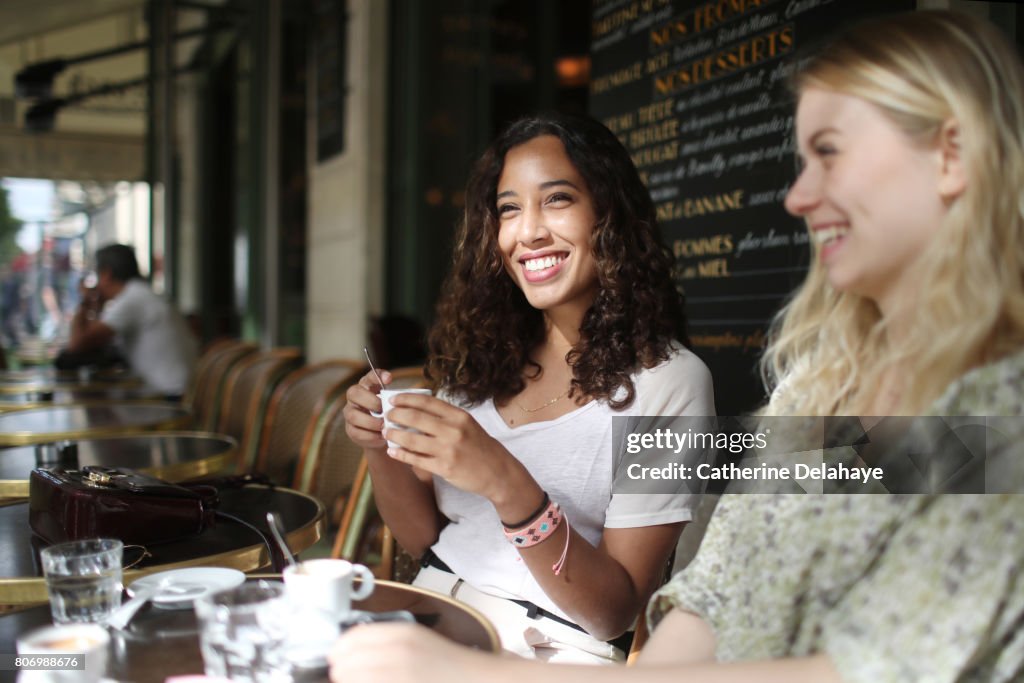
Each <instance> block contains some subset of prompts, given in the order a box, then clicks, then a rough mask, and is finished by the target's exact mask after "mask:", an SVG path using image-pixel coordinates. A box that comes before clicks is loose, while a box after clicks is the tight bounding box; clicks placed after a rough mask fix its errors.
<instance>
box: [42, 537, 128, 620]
mask: <svg viewBox="0 0 1024 683" xmlns="http://www.w3.org/2000/svg"><path fill="white" fill-rule="evenodd" d="M123 554H124V545H123V544H122V543H121V541H119V540H116V539H112V538H91V539H85V540H81V541H72V542H70V543H60V544H57V545H52V546H50V547H49V548H44V549H43V550H42V551H41V552H40V553H39V557H40V559H41V560H42V564H43V575H44V576H45V577H46V591H47V593H49V595H50V611H51V612H52V614H53V623H55V624H70V623H102V622H103V621H104V620H105V619H106V618H107V617H108V616H110V613H111V612H113V611H114V610H115V609H117V607H119V606H120V605H121V591H122V583H121V575H122V572H121V561H122V556H123Z"/></svg>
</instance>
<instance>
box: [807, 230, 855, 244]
mask: <svg viewBox="0 0 1024 683" xmlns="http://www.w3.org/2000/svg"><path fill="white" fill-rule="evenodd" d="M848 232H850V229H849V228H846V227H840V226H833V227H831V228H822V229H821V230H815V231H814V241H815V243H817V244H818V246H821V245H823V244H827V243H829V242H831V241H832V240H834V239H839V238H840V237H845V236H846V233H848Z"/></svg>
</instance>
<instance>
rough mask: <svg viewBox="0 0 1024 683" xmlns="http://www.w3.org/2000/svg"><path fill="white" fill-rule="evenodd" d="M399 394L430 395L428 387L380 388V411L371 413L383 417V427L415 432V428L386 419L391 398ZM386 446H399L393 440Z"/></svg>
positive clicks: (389, 409) (389, 410)
mask: <svg viewBox="0 0 1024 683" xmlns="http://www.w3.org/2000/svg"><path fill="white" fill-rule="evenodd" d="M399 394H421V395H423V396H430V395H431V391H430V389H381V390H380V412H379V413H373V416H374V417H382V416H383V418H384V429H404V430H405V431H408V432H416V433H417V434H419V432H418V431H416V430H415V429H411V428H409V427H406V426H404V425H400V424H398V423H397V422H392V421H391V420H389V419H388V413H389V412H391V399H393V398H394V397H395V396H398V395H399ZM388 448H400V446H399V445H398V444H397V443H395V442H394V441H388Z"/></svg>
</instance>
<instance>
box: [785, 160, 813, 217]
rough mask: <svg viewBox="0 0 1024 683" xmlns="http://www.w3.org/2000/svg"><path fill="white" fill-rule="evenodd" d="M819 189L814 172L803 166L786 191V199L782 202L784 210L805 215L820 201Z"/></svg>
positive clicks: (799, 215)
mask: <svg viewBox="0 0 1024 683" xmlns="http://www.w3.org/2000/svg"><path fill="white" fill-rule="evenodd" d="M819 190H820V188H819V183H818V180H817V179H816V178H815V174H814V173H813V172H811V171H810V170H808V169H807V168H804V169H803V170H802V171H800V174H799V175H798V176H797V177H796V181H795V182H794V183H793V186H792V187H790V188H789V192H787V193H786V200H785V202H783V204H784V205H785V207H786V211H788V212H789V213H790V214H792V215H794V216H797V217H801V216H806V215H807V214H808V213H809V212H810V211H811V209H813V208H814V207H815V206H817V205H818V203H819V202H820V201H821V192H820V191H819Z"/></svg>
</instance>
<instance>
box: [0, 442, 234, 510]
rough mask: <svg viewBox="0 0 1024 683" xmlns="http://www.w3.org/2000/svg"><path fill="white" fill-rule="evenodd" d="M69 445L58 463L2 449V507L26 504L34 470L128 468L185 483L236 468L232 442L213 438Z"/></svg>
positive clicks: (27, 449) (38, 452)
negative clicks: (16, 500)
mask: <svg viewBox="0 0 1024 683" xmlns="http://www.w3.org/2000/svg"><path fill="white" fill-rule="evenodd" d="M68 443H69V444H70V445H71V449H70V450H65V457H63V458H60V459H55V458H57V454H56V453H55V452H54V450H51V449H50V448H49V446H48V445H46V446H44V445H42V444H36V445H33V446H15V447H11V448H2V449H0V501H4V500H10V499H13V498H27V497H28V481H29V475H30V474H31V473H32V470H34V469H35V468H36V467H48V466H61V467H64V468H65V469H80V468H82V467H85V466H87V465H92V466H97V467H127V468H129V469H133V470H139V471H141V472H145V473H146V474H149V475H152V476H154V477H159V478H160V479H166V480H167V481H183V480H185V479H192V478H194V477H202V476H206V475H208V474H216V473H219V472H223V471H225V470H226V469H228V468H229V467H230V466H231V465H232V464H234V462H235V459H236V455H237V448H238V443H237V442H236V441H235V440H234V439H233V438H231V437H230V436H225V435H223V434H213V433H211V432H143V433H136V434H123V435H119V436H110V437H106V438H98V439H76V440H75V441H73V442H68Z"/></svg>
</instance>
